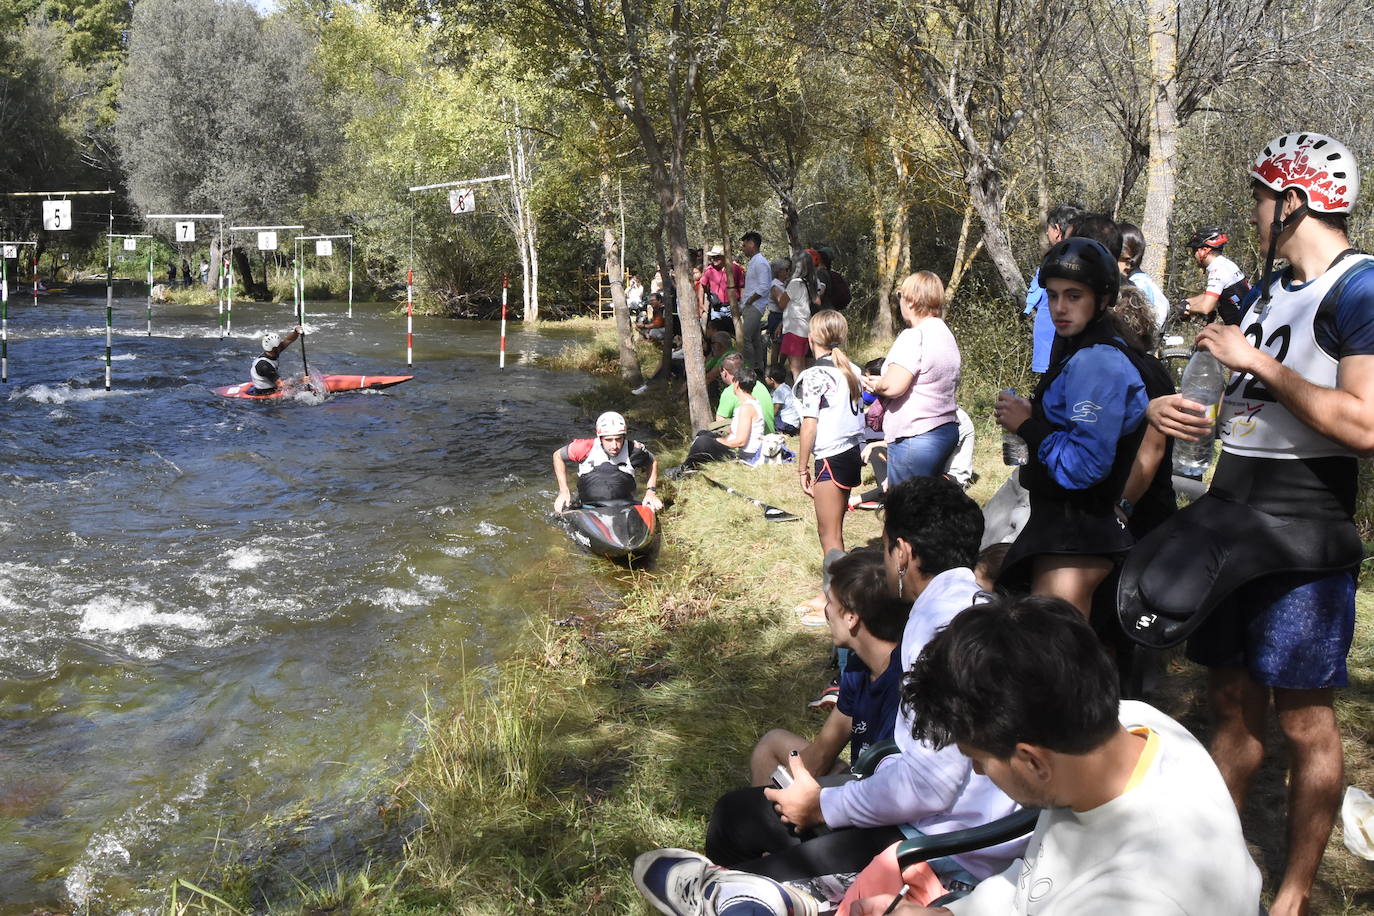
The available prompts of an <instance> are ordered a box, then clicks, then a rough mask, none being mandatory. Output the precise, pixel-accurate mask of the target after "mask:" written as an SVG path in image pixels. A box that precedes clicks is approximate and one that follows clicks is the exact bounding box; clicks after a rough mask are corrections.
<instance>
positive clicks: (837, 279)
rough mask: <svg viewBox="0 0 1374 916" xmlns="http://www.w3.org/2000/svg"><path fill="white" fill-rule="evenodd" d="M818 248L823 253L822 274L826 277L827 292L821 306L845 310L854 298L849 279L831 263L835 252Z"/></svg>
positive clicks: (840, 310) (839, 310) (822, 296)
mask: <svg viewBox="0 0 1374 916" xmlns="http://www.w3.org/2000/svg"><path fill="white" fill-rule="evenodd" d="M816 250H817V251H818V252H820V255H821V269H820V274H821V276H822V277H824V279H825V292H824V293H822V294H821V308H823V309H834V310H835V311H837V312H843V311H844V310H845V309H846V308H847V307H848V306H849V303H850V302H851V301H852V300H853V298H854V297H853V294H852V293H851V292H850V291H849V281H848V280H846V279H845V278H844V274H842V273H840V272H839V271H838V270H836V269H835V268H834V267H833V266H832V265H831V262H832V259H833V257H834V253H833V252H832V251H831V250H830V249H829V248H817V249H816Z"/></svg>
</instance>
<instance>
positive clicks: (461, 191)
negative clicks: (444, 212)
mask: <svg viewBox="0 0 1374 916" xmlns="http://www.w3.org/2000/svg"><path fill="white" fill-rule="evenodd" d="M448 209H449V212H450V213H454V214H457V213H472V212H473V211H474V210H476V209H477V192H476V191H474V190H473V189H472V188H454V189H453V190H452V191H449V192H448Z"/></svg>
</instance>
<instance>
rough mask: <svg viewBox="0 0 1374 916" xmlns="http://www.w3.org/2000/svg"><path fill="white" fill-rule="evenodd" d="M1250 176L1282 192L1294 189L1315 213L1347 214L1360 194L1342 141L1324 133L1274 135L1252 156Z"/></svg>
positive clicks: (1351, 160)
mask: <svg viewBox="0 0 1374 916" xmlns="http://www.w3.org/2000/svg"><path fill="white" fill-rule="evenodd" d="M1250 175H1251V177H1252V178H1254V179H1255V180H1256V181H1258V182H1259V183H1260V184H1262V185H1264V186H1265V187H1266V188H1269V189H1270V190H1271V191H1277V192H1278V193H1279V194H1282V193H1283V192H1284V191H1287V190H1288V189H1289V188H1297V189H1298V190H1300V191H1302V192H1303V195H1304V196H1305V197H1306V198H1307V208H1308V209H1309V210H1313V211H1315V212H1317V213H1349V212H1350V210H1351V209H1352V208H1353V207H1354V206H1355V198H1356V197H1357V196H1358V195H1359V193H1360V170H1359V166H1358V165H1357V164H1356V162H1355V157H1354V156H1353V155H1351V152H1350V150H1349V148H1348V147H1346V145H1345V144H1344V143H1342V142H1341V141H1339V140H1334V139H1332V138H1331V137H1328V136H1326V135H1325V134H1314V133H1306V132H1304V133H1294V134H1284V135H1283V136H1282V137H1276V138H1275V139H1274V140H1273V141H1272V142H1271V143H1269V145H1267V146H1266V147H1265V148H1264V149H1263V150H1261V151H1260V154H1259V155H1258V156H1256V157H1255V164H1254V165H1252V166H1250Z"/></svg>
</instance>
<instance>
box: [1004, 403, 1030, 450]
mask: <svg viewBox="0 0 1374 916" xmlns="http://www.w3.org/2000/svg"><path fill="white" fill-rule="evenodd" d="M1002 393H1003V394H1009V395H1011V396H1012V397H1015V396H1016V389H1015V388H1003V389H1002ZM1029 460H1030V449H1029V448H1027V447H1026V440H1025V439H1022V438H1021V437H1020V436H1018V435H1016V433H1014V432H1011V431H1010V430H1006V431H1004V432H1003V433H1002V463H1003V464H1005V465H1007V466H1008V467H1020V466H1021V465H1023V464H1025V463H1026V462H1027V461H1029Z"/></svg>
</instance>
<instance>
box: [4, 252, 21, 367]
mask: <svg viewBox="0 0 1374 916" xmlns="http://www.w3.org/2000/svg"><path fill="white" fill-rule="evenodd" d="M15 263H18V262H17V261H16V262H15ZM9 380H10V262H9V259H8V258H0V382H8V381H9Z"/></svg>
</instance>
